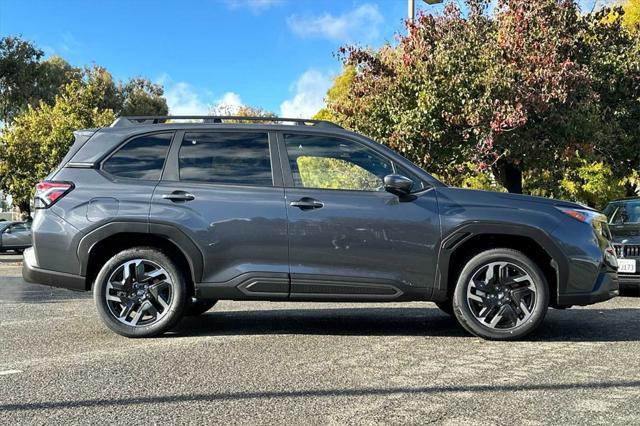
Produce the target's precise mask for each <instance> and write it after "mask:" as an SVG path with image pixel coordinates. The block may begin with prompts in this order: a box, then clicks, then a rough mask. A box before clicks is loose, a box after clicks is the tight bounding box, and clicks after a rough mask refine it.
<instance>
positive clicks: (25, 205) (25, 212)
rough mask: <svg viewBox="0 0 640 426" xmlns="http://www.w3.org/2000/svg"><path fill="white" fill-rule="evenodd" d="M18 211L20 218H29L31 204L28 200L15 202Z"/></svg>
mask: <svg viewBox="0 0 640 426" xmlns="http://www.w3.org/2000/svg"><path fill="white" fill-rule="evenodd" d="M17 206H18V211H19V212H20V219H21V220H29V219H31V204H30V203H29V201H22V202H19V203H18V204H17Z"/></svg>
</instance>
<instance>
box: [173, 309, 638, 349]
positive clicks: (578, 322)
mask: <svg viewBox="0 0 640 426" xmlns="http://www.w3.org/2000/svg"><path fill="white" fill-rule="evenodd" d="M261 334H317V335H344V336H351V335H354V336H359V335H367V336H403V335H404V336H451V337H460V336H468V334H467V333H466V332H465V331H464V330H463V329H462V328H461V327H460V326H459V325H458V324H457V322H456V320H455V319H454V318H452V317H449V316H447V315H445V314H443V313H442V312H440V311H439V310H438V309H435V308H427V309H425V308H423V307H419V308H405V307H399V308H398V307H389V308H384V307H381V308H369V307H366V308H364V307H363V308H351V307H350V308H335V309H286V310H259V311H226V312H216V311H215V307H214V308H213V309H212V310H211V311H209V312H208V313H206V314H204V315H201V316H200V317H194V318H185V319H183V320H182V321H181V322H180V324H179V325H178V326H177V328H176V329H175V330H174V332H172V333H169V334H166V336H167V337H171V336H174V337H182V336H201V335H261ZM527 340H529V341H568V340H570V341H575V340H577V341H591V342H598V341H604V342H609V341H638V340H640V309H626V308H624V309H603V310H598V309H593V308H591V309H569V310H566V311H558V310H553V309H551V310H549V312H548V314H547V317H546V319H545V321H544V322H543V323H542V325H541V326H540V328H539V329H538V330H537V331H536V332H534V333H533V334H532V335H530V336H529V338H528V339H527Z"/></svg>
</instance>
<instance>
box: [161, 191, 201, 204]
mask: <svg viewBox="0 0 640 426" xmlns="http://www.w3.org/2000/svg"><path fill="white" fill-rule="evenodd" d="M162 198H164V199H165V200H171V201H173V202H174V203H176V202H181V201H182V202H184V201H192V200H195V199H196V197H194V196H193V195H192V194H189V193H188V192H185V191H173V192H172V193H171V194H163V195H162Z"/></svg>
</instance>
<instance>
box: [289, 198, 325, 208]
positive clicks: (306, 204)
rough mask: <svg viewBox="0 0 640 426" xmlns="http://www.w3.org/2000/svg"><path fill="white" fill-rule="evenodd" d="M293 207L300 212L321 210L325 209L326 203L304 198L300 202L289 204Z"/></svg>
mask: <svg viewBox="0 0 640 426" xmlns="http://www.w3.org/2000/svg"><path fill="white" fill-rule="evenodd" d="M289 205H290V206H291V207H298V208H299V209H300V210H311V209H320V208H322V207H324V203H322V202H320V201H318V200H316V199H315V198H311V197H302V198H300V199H299V200H298V201H292V202H291V203H289Z"/></svg>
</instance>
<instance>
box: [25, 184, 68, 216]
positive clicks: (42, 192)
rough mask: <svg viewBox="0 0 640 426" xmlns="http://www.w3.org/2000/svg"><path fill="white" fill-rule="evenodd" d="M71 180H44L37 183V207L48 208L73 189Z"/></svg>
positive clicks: (35, 202) (35, 204)
mask: <svg viewBox="0 0 640 426" xmlns="http://www.w3.org/2000/svg"><path fill="white" fill-rule="evenodd" d="M73 188H74V187H73V183H71V182H52V181H43V182H40V183H39V184H37V185H36V195H35V200H34V206H35V208H36V209H48V208H49V207H51V206H52V205H54V204H55V203H56V202H57V201H58V200H59V199H61V198H62V197H64V196H65V195H67V194H68V193H69V192H71V190H72V189H73Z"/></svg>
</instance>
